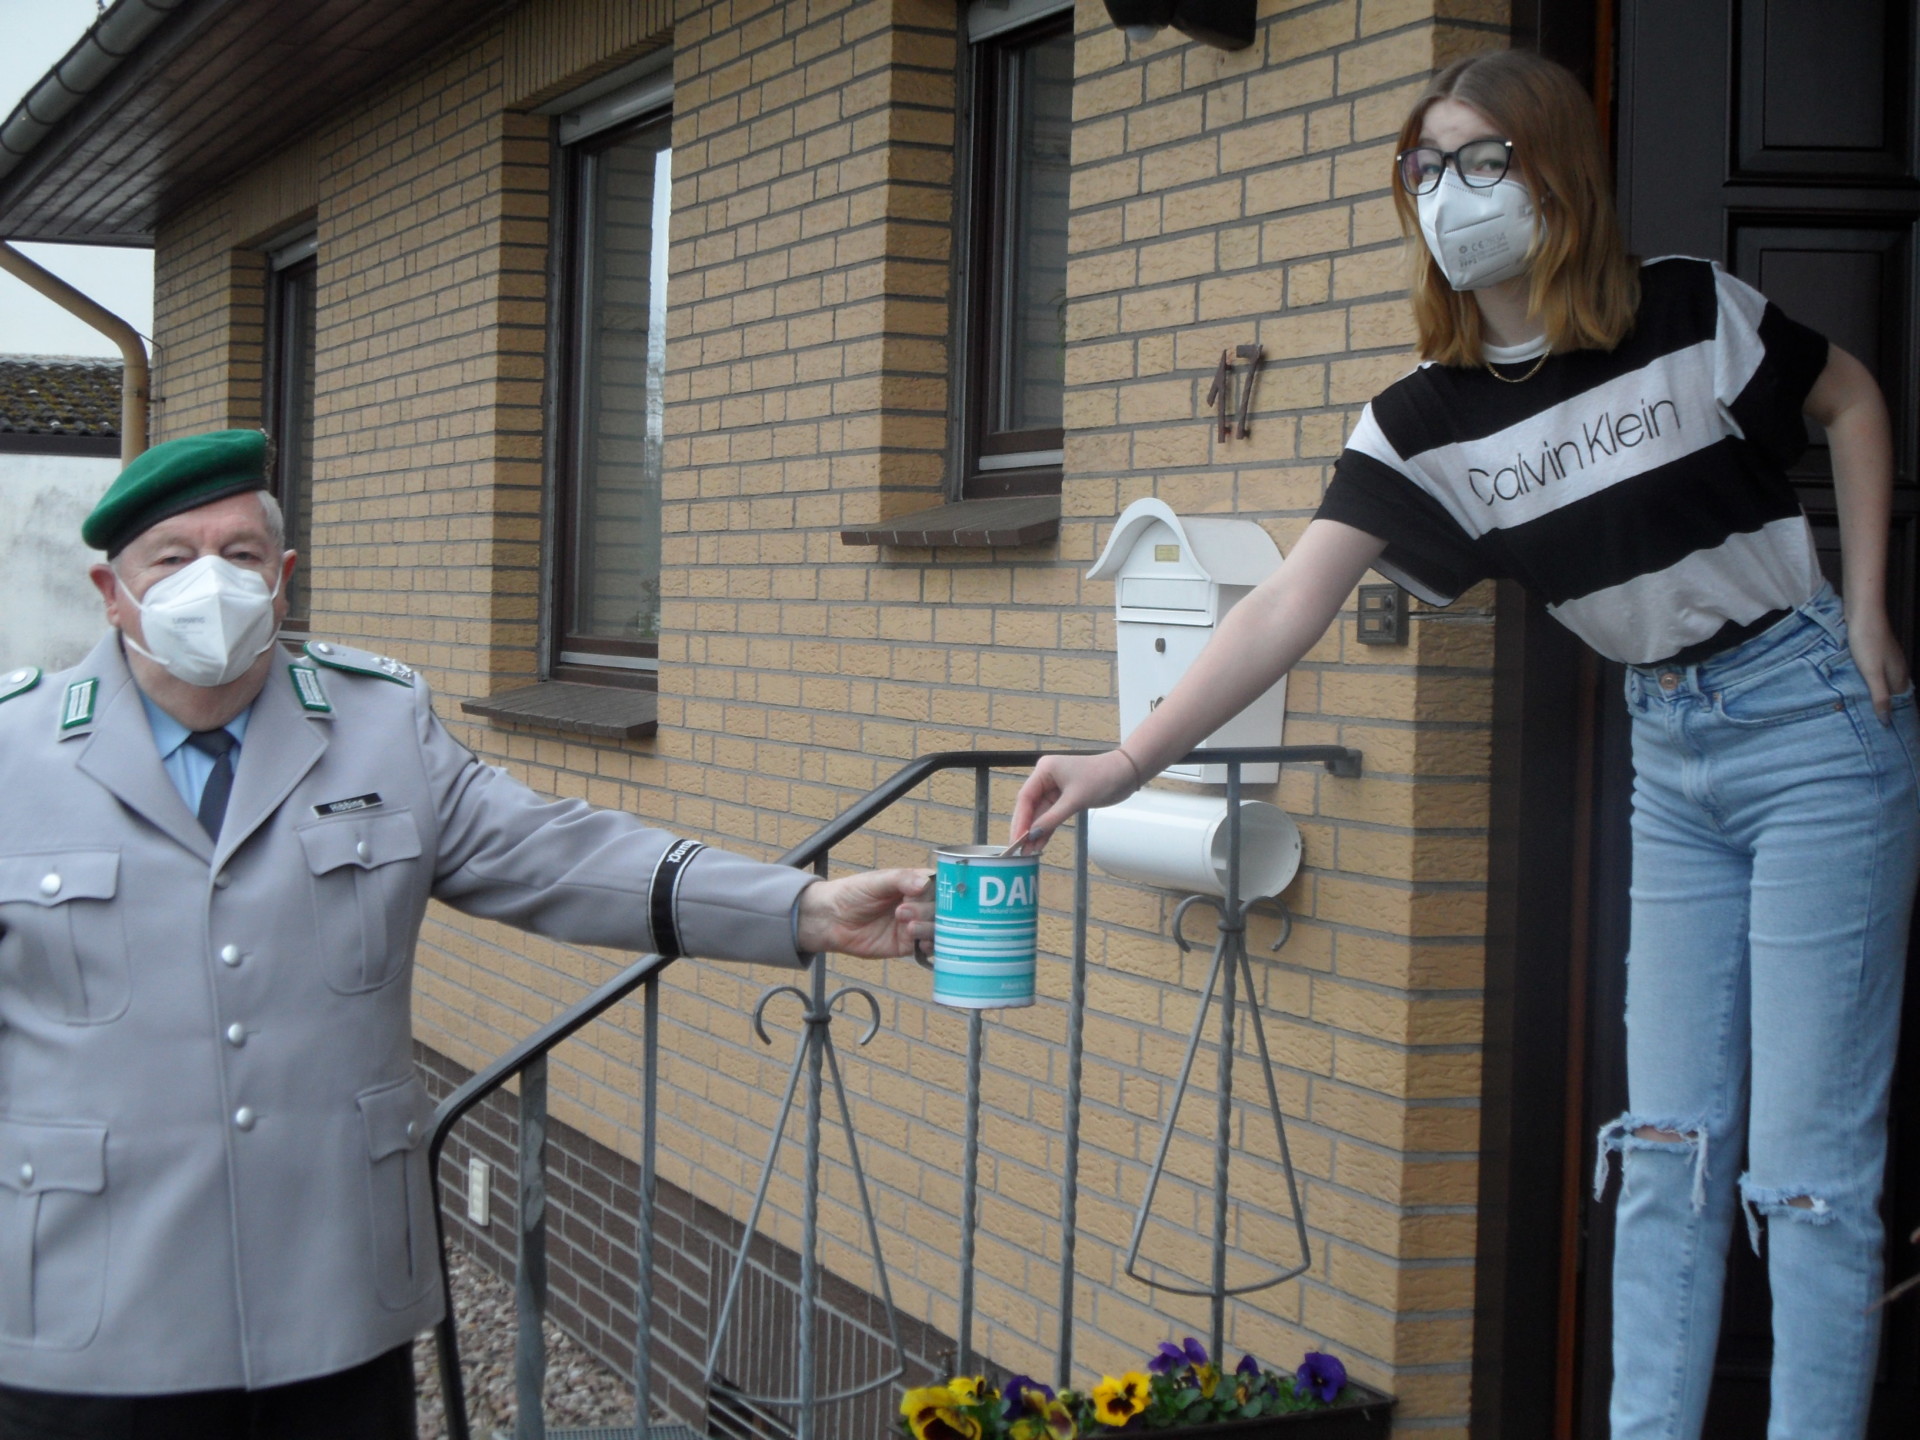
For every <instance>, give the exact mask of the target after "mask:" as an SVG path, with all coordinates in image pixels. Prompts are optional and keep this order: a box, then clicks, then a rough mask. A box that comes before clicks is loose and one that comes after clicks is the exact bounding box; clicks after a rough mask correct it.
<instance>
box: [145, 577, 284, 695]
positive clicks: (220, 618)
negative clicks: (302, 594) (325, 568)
mask: <svg viewBox="0 0 1920 1440" xmlns="http://www.w3.org/2000/svg"><path fill="white" fill-rule="evenodd" d="M116 578H117V577H116ZM120 588H121V590H122V592H123V593H125V594H126V597H127V599H128V600H129V601H132V603H133V607H134V608H135V609H136V610H138V611H139V612H140V629H141V632H142V633H143V634H144V635H145V636H146V642H147V643H146V644H145V645H142V644H140V643H138V642H137V641H135V640H134V639H133V637H132V636H130V635H126V634H125V633H124V632H123V634H122V638H123V639H125V640H126V642H127V644H129V645H131V646H132V647H133V648H134V649H135V650H138V651H139V652H140V653H141V654H142V655H144V656H146V657H147V658H148V659H149V660H151V661H153V662H154V664H156V665H158V666H160V667H161V668H162V669H164V670H165V671H166V672H167V673H168V674H169V675H173V676H175V677H176V678H178V679H181V680H184V681H186V682H187V684H189V685H205V686H213V685H225V684H227V683H228V682H229V681H232V680H238V679H239V678H240V677H241V676H242V675H244V674H246V673H247V667H248V666H249V665H251V664H253V662H254V661H255V660H256V659H258V658H259V657H260V655H261V653H262V652H263V651H265V650H266V648H267V647H268V646H269V645H271V644H273V634H274V630H275V628H276V626H275V624H274V615H273V602H274V597H275V596H277V595H278V594H279V593H280V587H279V586H278V585H275V586H274V588H273V589H271V590H269V589H267V582H266V581H264V580H262V579H261V578H260V577H259V576H258V575H257V574H255V573H254V572H253V571H251V570H243V569H242V568H241V567H240V566H238V565H235V564H233V563H232V562H231V561H228V560H223V559H221V558H220V557H219V556H218V555H202V556H201V557H200V558H199V559H198V560H195V561H194V562H193V563H192V564H190V565H185V566H182V567H181V568H180V569H179V570H177V571H175V572H174V573H173V574H171V575H169V576H167V577H166V579H164V580H161V581H158V582H156V583H155V584H154V585H153V586H152V588H150V589H149V590H148V591H147V594H146V598H145V599H144V600H135V599H134V598H133V592H132V591H130V590H127V588H126V586H125V585H122V586H121V587H120Z"/></svg>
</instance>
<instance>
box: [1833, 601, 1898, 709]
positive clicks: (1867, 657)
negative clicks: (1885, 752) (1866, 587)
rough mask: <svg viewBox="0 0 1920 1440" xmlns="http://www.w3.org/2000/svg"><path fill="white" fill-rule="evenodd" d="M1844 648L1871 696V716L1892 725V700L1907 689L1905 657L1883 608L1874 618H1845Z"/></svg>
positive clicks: (1863, 615) (1853, 616)
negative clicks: (1845, 634)
mask: <svg viewBox="0 0 1920 1440" xmlns="http://www.w3.org/2000/svg"><path fill="white" fill-rule="evenodd" d="M1847 648H1848V649H1849V650H1851V651H1852V652H1853V663H1854V664H1855V665H1857V666H1859V667H1860V674H1861V676H1862V677H1864V678H1865V680H1866V682H1867V691H1868V693H1869V694H1871V695H1872V696H1873V713H1874V714H1876V715H1878V716H1879V717H1880V723H1881V724H1882V725H1891V724H1892V723H1893V697H1894V696H1896V695H1898V694H1900V693H1901V692H1902V691H1903V690H1905V689H1906V688H1907V683H1908V680H1909V678H1910V677H1909V675H1908V673H1907V657H1906V656H1904V655H1902V654H1901V653H1900V642H1899V641H1898V640H1896V639H1894V638H1893V626H1892V625H1891V624H1889V623H1888V621H1887V612H1886V610H1885V609H1884V608H1883V609H1881V610H1880V611H1879V612H1878V613H1877V614H1873V615H1866V614H1862V615H1858V616H1855V615H1849V616H1848V617H1847Z"/></svg>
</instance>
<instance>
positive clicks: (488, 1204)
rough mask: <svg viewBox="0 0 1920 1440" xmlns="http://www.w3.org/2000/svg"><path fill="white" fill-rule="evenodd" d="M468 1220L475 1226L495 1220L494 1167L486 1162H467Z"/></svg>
mask: <svg viewBox="0 0 1920 1440" xmlns="http://www.w3.org/2000/svg"><path fill="white" fill-rule="evenodd" d="M467 1219H469V1220H471V1221H472V1222H473V1223H474V1224H475V1225H486V1224H488V1223H489V1222H490V1221H491V1220H492V1219H493V1166H491V1165H489V1164H488V1163H487V1162H486V1161H484V1160H469V1161H467Z"/></svg>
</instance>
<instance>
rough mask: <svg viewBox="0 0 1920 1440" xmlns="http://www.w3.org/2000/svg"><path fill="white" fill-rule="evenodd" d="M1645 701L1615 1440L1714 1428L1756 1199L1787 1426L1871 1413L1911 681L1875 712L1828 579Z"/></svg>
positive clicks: (1908, 879)
mask: <svg viewBox="0 0 1920 1440" xmlns="http://www.w3.org/2000/svg"><path fill="white" fill-rule="evenodd" d="M1627 704H1628V706H1629V708H1630V709H1631V711H1632V715H1633V761H1634V793H1633V886H1632V939H1631V943H1630V946H1629V953H1628V962H1627V1082H1628V1095H1629V1110H1628V1113H1627V1114H1625V1115H1623V1116H1621V1117H1620V1118H1619V1119H1618V1120H1616V1121H1614V1122H1613V1123H1611V1124H1609V1125H1607V1126H1606V1127H1605V1128H1604V1129H1602V1131H1601V1133H1600V1153H1599V1165H1598V1172H1599V1173H1598V1174H1597V1175H1596V1177H1595V1182H1596V1193H1598V1191H1599V1189H1600V1188H1602V1187H1604V1185H1605V1182H1606V1179H1607V1171H1608V1168H1609V1163H1610V1157H1611V1156H1613V1155H1618V1156H1620V1162H1621V1168H1622V1181H1621V1187H1620V1196H1619V1202H1618V1209H1617V1213H1616V1219H1615V1227H1616V1246H1615V1251H1614V1276H1613V1361H1614V1372H1613V1373H1614V1385H1613V1399H1612V1433H1613V1440H1653V1437H1659V1440H1693V1437H1696V1436H1698V1435H1699V1434H1700V1427H1701V1423H1702V1419H1703V1416H1704V1414H1705V1410H1706V1403H1707V1392H1708V1388H1709V1386H1710V1385H1711V1382H1712V1378H1713V1360H1714V1350H1715V1346H1716V1343H1717V1340H1718V1336H1719V1327H1720V1296H1721V1290H1722V1287H1723V1282H1724V1277H1725V1269H1726V1253H1727V1245H1728V1243H1729V1240H1730V1238H1731V1235H1732V1232H1733V1228H1734V1218H1735V1215H1736V1214H1737V1213H1744V1214H1745V1217H1746V1221H1747V1229H1748V1232H1749V1235H1750V1237H1751V1240H1752V1243H1754V1244H1755V1245H1756V1246H1759V1247H1761V1250H1762V1253H1763V1254H1764V1255H1765V1257H1766V1261H1767V1266H1768V1276H1769V1279H1770V1283H1771V1285H1772V1290H1773V1341H1774V1354H1775V1356H1776V1357H1777V1358H1776V1363H1775V1365H1774V1369H1773V1386H1772V1414H1771V1419H1770V1422H1769V1425H1768V1430H1767V1433H1768V1435H1769V1436H1770V1437H1772V1440H1789V1437H1791V1440H1826V1437H1831V1440H1858V1437H1859V1436H1861V1435H1863V1434H1864V1433H1865V1430H1866V1421H1867V1407H1868V1402H1869V1398H1870V1394H1871V1387H1872V1380H1873V1373H1874V1366H1875V1361H1876V1358H1877V1347H1878V1339H1879V1314H1878V1312H1877V1311H1875V1312H1872V1313H1869V1312H1868V1310H1867V1307H1868V1306H1869V1305H1870V1304H1871V1303H1872V1301H1873V1300H1874V1299H1875V1298H1876V1297H1877V1296H1878V1295H1879V1293H1880V1291H1881V1289H1882V1287H1883V1284H1884V1280H1885V1275H1884V1259H1883V1252H1884V1240H1883V1236H1882V1233H1881V1232H1882V1226H1881V1223H1880V1215H1879V1210H1878V1202H1879V1199H1880V1187H1881V1175H1882V1172H1883V1170H1884V1168H1885V1163H1886V1116H1887V1092H1888V1085H1889V1080H1890V1077H1891V1074H1892V1071H1893V1058H1894V1050H1895V1046H1896V1044H1897V1042H1898V1026H1899V1017H1900V989H1901V978H1902V969H1903V966H1904V963H1905V953H1906V933H1907V915H1908V911H1909V908H1910V906H1911V904H1912V900H1913V890H1914V878H1915V871H1916V864H1917V862H1920V779H1917V775H1916V761H1920V725H1917V724H1916V719H1915V710H1914V700H1913V694H1912V692H1911V691H1909V692H1908V693H1907V694H1905V695H1903V696H1900V697H1897V698H1896V700H1895V704H1894V715H1893V724H1892V725H1891V726H1886V725H1882V724H1881V723H1880V722H1879V720H1878V718H1877V717H1876V716H1875V715H1874V713H1873V707H1872V703H1871V701H1870V699H1869V697H1868V693H1867V687H1866V683H1865V681H1864V680H1863V679H1862V678H1861V676H1860V672H1859V670H1858V668H1857V667H1856V666H1855V665H1854V663H1853V660H1852V657H1851V655H1850V654H1849V653H1848V650H1847V644H1846V627H1845V621H1844V619H1843V618H1842V613H1841V607H1840V603H1839V601H1838V600H1837V599H1836V598H1835V597H1834V595H1833V593H1832V591H1831V590H1824V589H1823V591H1822V593H1821V594H1820V595H1818V596H1816V597H1815V598H1814V599H1813V600H1811V601H1809V602H1808V603H1807V604H1806V605H1805V606H1802V607H1801V608H1800V609H1799V610H1798V611H1796V612H1794V613H1793V614H1792V615H1790V616H1788V617H1787V618H1786V619H1784V620H1782V621H1780V622H1779V623H1778V624H1777V625H1774V626H1773V627H1772V628H1770V629H1768V630H1766V631H1765V632H1763V633H1762V634H1760V635H1757V636H1754V637H1753V638H1752V639H1750V640H1747V641H1745V642H1743V643H1741V644H1739V645H1736V646H1734V647H1732V648H1731V649H1729V650H1726V651H1724V652H1722V653H1721V654H1719V655H1715V656H1712V657H1710V658H1709V659H1708V660H1706V661H1704V662H1702V663H1700V664H1698V665H1689V666H1681V667H1673V668H1660V667H1634V668H1631V669H1629V670H1628V672H1627ZM1667 1135H1671V1136H1679V1137H1681V1138H1679V1139H1668V1138H1663V1136H1667ZM1743 1151H1744V1155H1745V1165H1746V1171H1745V1173H1744V1174H1742V1173H1740V1166H1741V1160H1742V1153H1743Z"/></svg>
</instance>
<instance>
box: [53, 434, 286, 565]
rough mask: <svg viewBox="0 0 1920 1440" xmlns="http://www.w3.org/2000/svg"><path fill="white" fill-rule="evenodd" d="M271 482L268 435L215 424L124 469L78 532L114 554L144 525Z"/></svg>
mask: <svg viewBox="0 0 1920 1440" xmlns="http://www.w3.org/2000/svg"><path fill="white" fill-rule="evenodd" d="M266 488H267V437H266V435H265V434H264V433H263V432H262V431H259V430H212V431H209V432H208V433H207V434H205V435H182V436H181V437H180V438H179V439H178V440H169V441H167V442H166V443H165V444H163V445H156V446H154V447H153V448H152V449H151V450H149V451H147V452H146V453H145V454H143V455H138V456H135V457H134V460H133V463H132V464H130V465H128V466H127V468H126V469H124V470H122V471H121V472H120V476H119V478H118V479H117V480H115V481H114V482H113V484H112V485H110V486H108V487H107V493H106V494H105V495H102V496H101V497H100V503H99V504H98V505H96V506H94V507H93V513H92V514H91V515H89V516H87V518H86V519H85V520H84V521H82V522H81V524H80V538H81V539H82V540H84V541H86V543H87V544H89V545H91V546H92V547H93V548H94V549H95V550H104V551H106V552H107V556H108V558H109V559H111V558H112V557H113V556H115V555H118V554H119V553H120V552H121V551H122V550H123V549H125V548H126V545H127V542H128V541H129V540H131V539H133V538H134V536H136V535H138V534H140V532H141V531H143V530H146V529H148V528H150V527H151V526H153V525H156V524H158V523H159V522H160V521H162V520H165V519H167V518H168V517H169V516H172V515H179V514H182V513H184V512H185V511H188V510H193V509H196V508H198V507H199V506H201V505H205V504H208V503H209V502H210V501H214V500H222V499H225V498H226V497H227V496H229V495H241V494H245V493H246V492H247V491H249V490H264V489H266Z"/></svg>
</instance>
